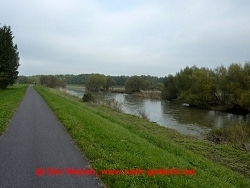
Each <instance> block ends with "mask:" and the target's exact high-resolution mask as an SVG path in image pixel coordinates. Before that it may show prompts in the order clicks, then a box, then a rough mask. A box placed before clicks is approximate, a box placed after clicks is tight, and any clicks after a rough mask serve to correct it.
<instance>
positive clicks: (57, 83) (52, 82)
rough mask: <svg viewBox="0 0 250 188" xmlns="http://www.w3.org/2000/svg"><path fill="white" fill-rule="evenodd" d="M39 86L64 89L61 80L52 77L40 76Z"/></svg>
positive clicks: (64, 85) (63, 83)
mask: <svg viewBox="0 0 250 188" xmlns="http://www.w3.org/2000/svg"><path fill="white" fill-rule="evenodd" d="M40 84H41V85H46V86H47V87H51V88H55V87H63V88H65V87H66V83H65V82H64V81H63V80H62V79H61V78H57V77H56V76H54V75H47V76H44V75H42V76H40Z"/></svg>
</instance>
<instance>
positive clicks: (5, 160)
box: [0, 86, 102, 188]
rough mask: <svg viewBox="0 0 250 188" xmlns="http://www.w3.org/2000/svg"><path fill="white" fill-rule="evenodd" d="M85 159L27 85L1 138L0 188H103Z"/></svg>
mask: <svg viewBox="0 0 250 188" xmlns="http://www.w3.org/2000/svg"><path fill="white" fill-rule="evenodd" d="M101 185H102V182H101V180H100V179H99V178H98V177H97V174H95V171H94V170H91V169H90V166H89V164H88V161H87V159H86V158H85V157H84V156H83V155H82V154H81V153H80V152H79V151H78V150H77V148H76V146H75V144H74V143H73V141H72V140H71V139H70V137H69V135H68V133H67V132H66V130H65V129H64V128H63V126H62V125H61V123H60V122H59V121H58V120H57V118H56V116H55V115H54V114H53V112H52V111H51V110H50V108H49V107H48V105H47V104H46V102H45V101H44V100H43V99H42V97H41V96H40V95H39V94H38V93H37V92H36V91H35V90H34V89H33V87H32V86H30V87H29V88H28V89H27V91H26V94H25V97H24V100H23V101H22V103H21V104H20V106H19V107H18V109H17V111H16V112H15V114H14V116H13V117H12V119H11V122H10V124H9V125H8V128H7V130H6V132H5V133H4V134H3V135H2V136H1V137H0V187H2V188H5V187H67V188H68V187H88V188H92V187H93V188H100V187H102V186H101Z"/></svg>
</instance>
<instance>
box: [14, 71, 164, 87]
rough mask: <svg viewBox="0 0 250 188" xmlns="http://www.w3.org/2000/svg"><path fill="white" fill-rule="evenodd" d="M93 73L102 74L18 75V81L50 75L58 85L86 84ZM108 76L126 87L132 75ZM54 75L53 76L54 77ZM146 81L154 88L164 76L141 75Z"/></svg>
mask: <svg viewBox="0 0 250 188" xmlns="http://www.w3.org/2000/svg"><path fill="white" fill-rule="evenodd" d="M92 75H101V74H79V75H73V74H64V75H63V74H59V75H35V76H18V79H17V83H20V84H21V83H23V84H30V83H40V84H43V83H41V81H42V80H41V78H42V77H44V76H46V77H50V79H51V80H53V81H54V82H58V81H59V82H60V83H61V84H59V85H57V86H63V85H86V84H87V82H88V80H89V78H90V77H91V76H92ZM103 76H104V77H107V78H111V79H112V80H113V81H114V82H115V85H114V86H116V87H124V86H125V83H126V81H127V80H128V78H130V76H124V75H122V76H105V75H103ZM52 77H53V78H52ZM140 77H141V78H142V79H143V80H144V81H148V82H150V87H151V88H154V87H157V86H156V85H157V84H158V83H163V81H164V78H163V77H156V76H149V75H148V76H145V75H141V76H140Z"/></svg>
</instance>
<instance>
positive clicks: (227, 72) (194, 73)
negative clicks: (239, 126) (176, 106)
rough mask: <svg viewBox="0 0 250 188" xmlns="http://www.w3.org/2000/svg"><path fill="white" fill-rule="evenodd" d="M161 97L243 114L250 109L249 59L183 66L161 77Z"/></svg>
mask: <svg viewBox="0 0 250 188" xmlns="http://www.w3.org/2000/svg"><path fill="white" fill-rule="evenodd" d="M163 83H164V88H163V91H162V98H163V99H166V100H170V101H172V100H176V101H178V102H182V103H188V104H189V105H190V106H195V107H199V108H212V109H221V110H226V111H232V112H235V113H240V114H247V113H248V112H249V109H250V62H249V61H247V62H245V64H244V65H241V64H240V63H232V64H231V65H230V66H229V67H224V66H223V65H221V66H219V67H217V68H216V69H214V70H211V69H208V68H205V67H201V68H198V67H197V66H193V67H186V68H184V69H182V70H180V71H179V72H177V73H176V74H175V75H174V76H173V75H168V76H166V77H165V78H164V82H163Z"/></svg>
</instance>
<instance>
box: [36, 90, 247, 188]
mask: <svg viewBox="0 0 250 188" xmlns="http://www.w3.org/2000/svg"><path fill="white" fill-rule="evenodd" d="M35 89H36V90H37V91H38V92H39V93H40V94H41V95H42V97H43V98H44V99H45V101H46V102H47V103H48V105H49V106H50V107H51V109H52V110H53V111H54V112H55V114H56V115H57V117H58V118H59V120H60V121H61V122H62V123H63V125H64V126H65V128H66V129H67V131H68V132H69V134H70V135H71V137H72V138H73V139H74V141H75V143H76V144H77V145H78V147H79V149H80V150H81V151H82V152H83V153H84V154H85V155H86V157H87V158H88V159H89V161H90V164H91V165H92V167H93V168H94V169H95V170H96V171H97V172H98V174H99V176H100V177H101V179H102V180H103V181H104V183H105V184H106V185H107V187H249V186H250V180H249V179H248V178H247V177H246V176H247V174H244V175H245V176H243V175H241V174H239V173H237V172H240V171H239V170H236V171H237V172H234V171H233V170H231V169H233V168H231V167H230V166H228V165H225V164H223V163H222V162H221V161H220V160H219V161H215V160H213V158H212V157H209V156H208V153H207V151H203V150H204V149H208V148H213V149H215V148H214V147H215V146H214V145H211V144H209V143H208V142H205V141H202V140H197V139H195V138H189V137H185V136H183V135H181V134H179V133H177V132H176V131H174V130H170V129H166V128H164V127H160V126H158V125H155V124H153V123H150V122H148V121H146V120H143V119H141V118H138V117H136V116H133V115H128V114H123V113H119V112H116V111H113V110H111V109H108V108H106V107H104V106H100V105H95V104H91V103H90V104H86V103H83V102H80V101H79V100H80V99H79V98H77V97H73V96H70V95H68V94H66V93H62V92H60V91H57V90H53V89H49V88H45V87H41V86H36V87H35ZM213 149H212V150H213ZM215 150H217V148H216V149H215ZM209 151H211V149H210V150H209ZM236 152H238V151H236V150H235V149H234V148H232V147H230V146H228V147H227V146H222V148H220V149H218V152H214V154H215V155H216V156H215V157H219V158H220V156H219V154H221V153H223V154H225V155H226V154H227V155H229V156H228V158H229V159H231V158H234V156H233V157H231V156H230V155H231V154H235V153H236ZM243 153H244V152H243V151H242V153H240V154H239V155H238V157H239V158H243V160H248V161H250V160H249V159H250V158H249V156H248V154H247V155H244V154H243ZM204 156H206V157H204ZM223 157H224V156H223ZM223 157H222V158H223ZM244 157H245V158H244ZM211 159H212V160H211ZM233 160H234V159H233ZM214 161H215V162H214ZM221 164H222V165H221ZM237 164H238V163H237ZM237 164H236V165H237ZM248 164H249V163H248ZM228 167H230V168H231V169H229V168H228ZM138 168H140V169H143V170H146V172H149V170H152V169H155V170H159V169H172V168H174V169H179V170H184V169H194V170H195V172H196V173H195V174H194V175H160V174H157V175H152V174H151V176H149V174H148V173H146V174H143V175H104V174H102V170H104V169H116V170H120V169H121V170H126V169H127V170H131V169H138ZM151 172H159V171H151Z"/></svg>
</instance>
